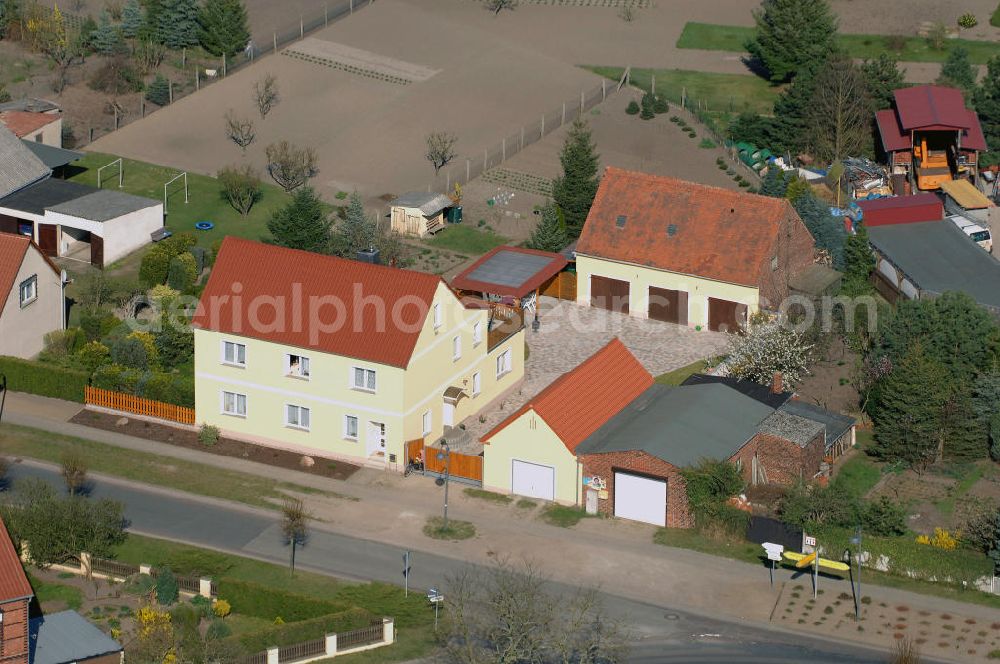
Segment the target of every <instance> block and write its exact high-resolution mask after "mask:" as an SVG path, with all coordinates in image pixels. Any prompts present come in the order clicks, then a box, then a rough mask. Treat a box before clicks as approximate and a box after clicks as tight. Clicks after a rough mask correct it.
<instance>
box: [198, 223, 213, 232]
mask: <svg viewBox="0 0 1000 664" xmlns="http://www.w3.org/2000/svg"><path fill="white" fill-rule="evenodd" d="M194 227H195V228H197V229H198V230H199V231H210V230H212V229H213V228H215V224H213V223H212V222H211V221H198V222H195V225H194Z"/></svg>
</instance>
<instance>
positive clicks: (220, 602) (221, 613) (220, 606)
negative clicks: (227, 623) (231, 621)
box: [212, 599, 233, 618]
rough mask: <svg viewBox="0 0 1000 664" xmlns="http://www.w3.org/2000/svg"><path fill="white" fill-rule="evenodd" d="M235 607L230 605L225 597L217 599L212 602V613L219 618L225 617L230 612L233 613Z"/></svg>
mask: <svg viewBox="0 0 1000 664" xmlns="http://www.w3.org/2000/svg"><path fill="white" fill-rule="evenodd" d="M232 611H233V607H232V606H230V605H229V602H227V601H226V600H224V599H217V600H215V601H214V602H212V613H213V614H215V616H216V617H217V618H225V617H226V616H228V615H229V614H230V613H232Z"/></svg>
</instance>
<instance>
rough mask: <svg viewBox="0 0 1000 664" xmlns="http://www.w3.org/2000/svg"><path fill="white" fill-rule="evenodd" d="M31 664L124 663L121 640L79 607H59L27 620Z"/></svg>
mask: <svg viewBox="0 0 1000 664" xmlns="http://www.w3.org/2000/svg"><path fill="white" fill-rule="evenodd" d="M28 639H29V644H28V648H29V650H28V661H29V662H31V664H121V662H122V661H124V660H123V656H122V650H123V649H122V646H121V644H120V643H118V642H117V641H115V640H114V639H112V638H111V637H110V636H108V635H106V634H105V633H104V632H102V631H101V630H99V629H98V628H97V627H95V626H94V625H92V624H91V623H90V622H88V621H87V619H86V618H84V617H83V616H81V615H80V614H79V613H77V612H76V611H60V612H59V613H50V614H47V615H44V616H39V617H37V618H32V619H31V621H30V622H29V623H28Z"/></svg>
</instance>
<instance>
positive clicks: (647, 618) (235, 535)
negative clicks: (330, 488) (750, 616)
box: [10, 461, 887, 664]
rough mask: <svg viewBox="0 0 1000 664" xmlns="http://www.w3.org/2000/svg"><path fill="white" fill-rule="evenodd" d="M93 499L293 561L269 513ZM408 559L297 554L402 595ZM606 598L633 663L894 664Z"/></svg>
mask: <svg viewBox="0 0 1000 664" xmlns="http://www.w3.org/2000/svg"><path fill="white" fill-rule="evenodd" d="M24 477H38V478H41V479H43V480H45V481H47V482H49V483H51V484H53V485H55V486H59V487H62V486H63V482H62V478H61V477H60V476H59V474H58V472H57V471H56V469H55V468H54V467H52V466H47V465H43V464H36V463H34V462H29V461H25V462H22V463H20V464H17V465H15V466H13V467H12V469H11V471H10V478H11V479H12V480H14V481H16V480H17V479H18V478H24ZM90 495H91V496H92V497H94V498H111V499H113V500H118V501H121V502H122V503H124V505H125V514H126V517H127V519H128V520H129V528H130V530H132V531H134V532H137V533H141V534H147V535H152V536H156V537H160V538H163V539H168V540H173V541H178V542H186V543H190V544H196V545H198V546H202V547H206V548H213V549H219V550H222V551H228V552H232V553H237V554H242V555H246V556H251V557H255V558H259V559H263V560H269V561H274V562H277V563H286V562H287V559H288V549H287V547H286V546H284V544H283V543H282V538H281V531H280V528H279V525H278V517H277V516H276V515H274V514H270V513H267V512H265V511H262V510H255V509H252V508H248V507H245V506H242V505H238V504H234V503H226V502H223V501H214V500H210V499H203V498H200V497H193V496H189V495H187V494H183V493H180V492H174V491H167V490H164V489H161V488H159V487H145V486H141V485H137V484H134V483H129V482H123V481H119V480H115V479H112V478H105V477H98V478H94V479H93V480H92V486H91V493H90ZM402 555H403V551H402V550H401V549H399V548H397V547H394V546H390V545H386V544H381V543H378V542H372V541H368V540H362V539H357V538H353V537H348V536H345V535H340V534H336V533H330V532H326V531H322V530H318V529H316V528H314V529H313V531H312V533H311V535H310V539H309V541H308V542H307V544H306V546H305V547H303V548H302V549H301V550H300V551H299V553H298V554H297V565H298V566H299V567H301V568H303V569H309V570H311V571H316V572H320V573H325V574H331V575H334V576H339V577H346V578H350V579H358V580H378V581H386V582H390V583H397V584H400V585H402V581H403V579H402V567H403V561H402ZM465 564H467V563H463V562H462V561H460V560H455V559H452V558H447V557H444V556H438V555H433V554H428V553H423V552H416V553H414V554H413V555H412V557H411V567H412V571H411V575H410V587H411V588H413V589H421V590H420V592H422V591H423V590H422V589H426V588H430V587H440V586H442V585H443V584H444V582H445V580H446V578H447V577H448V576H449V575H450V574H452V573H454V572H455V571H456V570H457V569H459V568H460V567H462V566H463V565H465ZM557 590H558V588H557ZM566 590H569V588H566ZM604 590H605V592H604V593H602V595H603V600H604V605H605V608H606V609H607V611H608V612H609V614H611V615H612V616H614V617H617V618H620V619H623V620H624V622H625V624H627V625H628V626H629V628H630V630H631V632H632V634H633V637H634V638H633V645H632V651H631V657H630V661H632V662H637V663H651V662H698V663H704V664H709V663H718V664H727V663H730V662H748V663H751V662H774V663H784V662H788V663H791V662H809V663H810V664H825V663H831V664H833V663H858V664H862V663H863V664H869V663H871V664H875V663H882V662H885V661H887V655H886V654H885V653H881V652H878V651H874V650H870V649H867V648H862V647H854V646H849V645H844V644H840V643H835V642H832V641H824V640H820V639H814V638H810V637H807V636H804V635H798V634H789V633H785V632H780V631H772V630H766V629H760V628H756V627H748V626H744V625H740V624H736V623H731V622H726V621H722V620H714V619H711V618H707V617H704V616H699V615H694V614H690V613H686V612H683V611H676V610H673V609H670V608H669V607H665V606H653V605H648V604H643V603H640V602H636V601H633V600H630V599H627V598H623V597H619V596H616V595H614V594H613V591H612V592H607V590H608V589H604Z"/></svg>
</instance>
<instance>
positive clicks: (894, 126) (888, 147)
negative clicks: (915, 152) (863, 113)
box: [875, 108, 913, 152]
mask: <svg viewBox="0 0 1000 664" xmlns="http://www.w3.org/2000/svg"><path fill="white" fill-rule="evenodd" d="M875 122H876V123H877V124H878V133H879V136H881V137H882V149H884V150H885V151H886V152H898V151H899V150H909V149H911V148H913V142H912V140H911V138H910V132H908V131H904V130H903V128H902V127H900V126H899V116H898V115H896V111H895V110H893V109H891V108H888V109H886V110H884V111H877V112H876V113H875Z"/></svg>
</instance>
